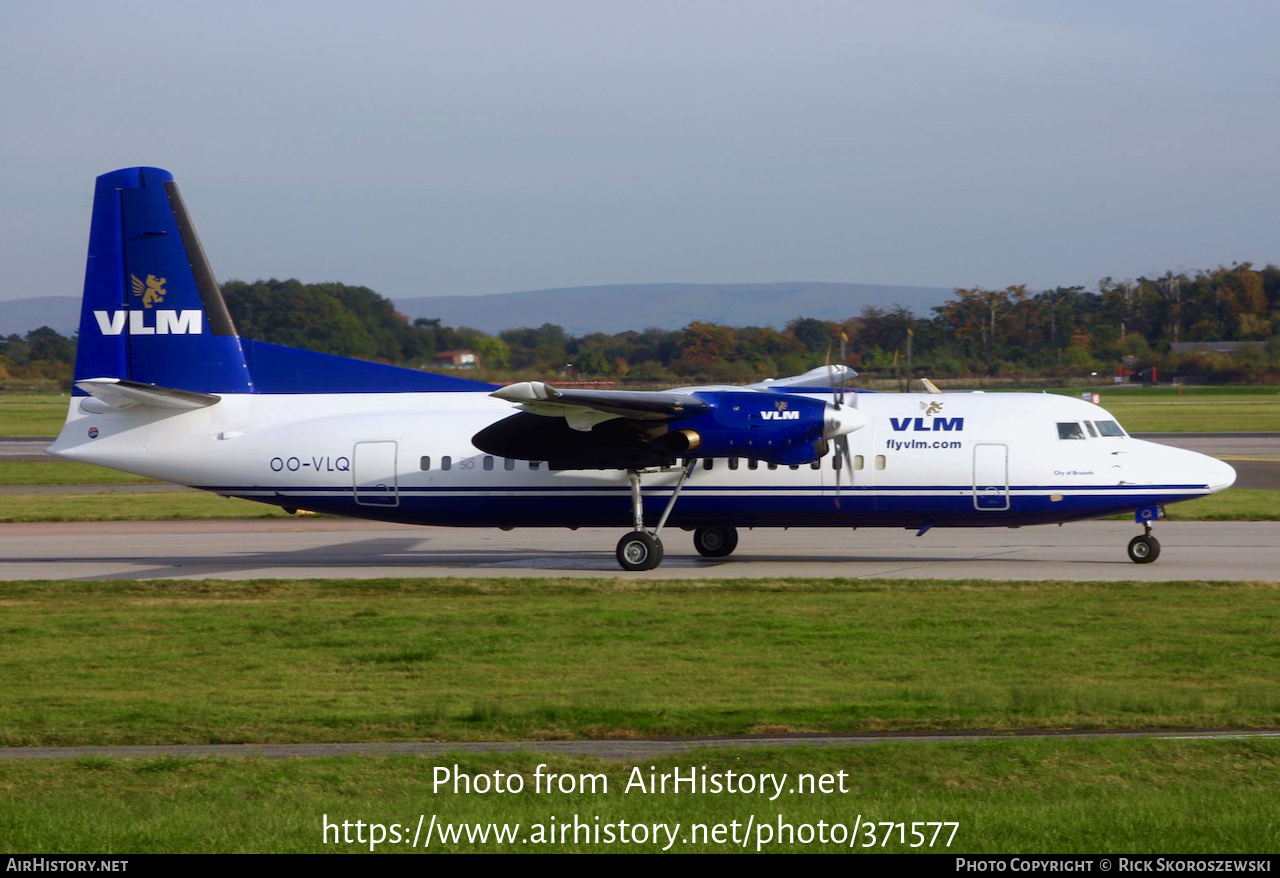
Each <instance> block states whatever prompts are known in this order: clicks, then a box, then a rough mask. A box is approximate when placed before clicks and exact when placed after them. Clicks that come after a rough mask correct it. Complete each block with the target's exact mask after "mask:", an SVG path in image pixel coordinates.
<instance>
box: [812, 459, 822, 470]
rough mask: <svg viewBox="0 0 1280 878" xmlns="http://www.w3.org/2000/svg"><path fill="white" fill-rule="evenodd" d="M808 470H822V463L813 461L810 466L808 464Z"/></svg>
mask: <svg viewBox="0 0 1280 878" xmlns="http://www.w3.org/2000/svg"><path fill="white" fill-rule="evenodd" d="M809 469H822V461H821V460H815V461H812V462H810V464H809Z"/></svg>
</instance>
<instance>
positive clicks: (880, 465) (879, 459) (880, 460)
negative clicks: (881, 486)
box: [876, 454, 885, 469]
mask: <svg viewBox="0 0 1280 878" xmlns="http://www.w3.org/2000/svg"><path fill="white" fill-rule="evenodd" d="M884 464H885V459H884V455H883V454H877V455H876V469H884Z"/></svg>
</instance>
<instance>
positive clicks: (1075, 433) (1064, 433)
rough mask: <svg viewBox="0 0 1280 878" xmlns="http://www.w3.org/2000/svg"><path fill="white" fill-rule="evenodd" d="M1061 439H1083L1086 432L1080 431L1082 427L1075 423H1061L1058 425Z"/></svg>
mask: <svg viewBox="0 0 1280 878" xmlns="http://www.w3.org/2000/svg"><path fill="white" fill-rule="evenodd" d="M1058 438H1059V439H1083V438H1084V430H1081V429H1080V425H1079V424H1077V423H1076V422H1075V421H1066V422H1059V424H1058Z"/></svg>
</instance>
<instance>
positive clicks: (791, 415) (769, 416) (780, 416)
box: [760, 411, 800, 421]
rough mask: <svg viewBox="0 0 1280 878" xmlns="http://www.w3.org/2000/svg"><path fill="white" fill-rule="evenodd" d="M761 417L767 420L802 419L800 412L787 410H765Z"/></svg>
mask: <svg viewBox="0 0 1280 878" xmlns="http://www.w3.org/2000/svg"><path fill="white" fill-rule="evenodd" d="M760 417H761V418H763V419H764V420H766V421H798V420H800V412H798V411H787V412H770V411H763V412H761V413H760Z"/></svg>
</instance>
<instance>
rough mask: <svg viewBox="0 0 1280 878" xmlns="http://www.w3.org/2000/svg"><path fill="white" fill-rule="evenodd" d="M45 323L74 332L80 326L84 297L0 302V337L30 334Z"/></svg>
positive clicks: (65, 333)
mask: <svg viewBox="0 0 1280 878" xmlns="http://www.w3.org/2000/svg"><path fill="white" fill-rule="evenodd" d="M41 326H48V327H49V328H50V329H55V330H57V331H58V332H59V333H60V334H62V335H71V333H73V332H75V331H76V330H77V329H79V328H80V297H79V296H41V297H40V298H37V299H13V300H11V301H8V302H0V336H9V335H26V334H27V333H28V332H31V330H33V329H39V328H40V327H41Z"/></svg>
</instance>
